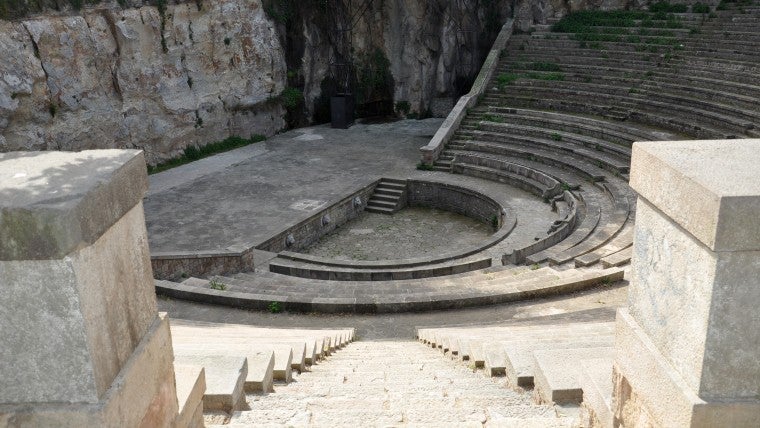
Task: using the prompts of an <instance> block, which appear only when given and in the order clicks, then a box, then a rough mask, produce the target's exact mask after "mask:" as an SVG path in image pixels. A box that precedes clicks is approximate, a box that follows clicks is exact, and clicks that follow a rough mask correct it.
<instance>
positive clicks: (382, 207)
mask: <svg viewBox="0 0 760 428" xmlns="http://www.w3.org/2000/svg"><path fill="white" fill-rule="evenodd" d="M405 198H406V181H404V180H399V179H393V178H381V179H380V182H378V184H377V186H376V187H375V190H374V192H373V194H372V195H371V196H370V198H369V200H368V201H367V205H366V207H365V210H366V211H368V212H373V213H379V214H393V213H394V212H396V211H398V210H400V209H401V208H403V207H404V206H405V205H406V200H405Z"/></svg>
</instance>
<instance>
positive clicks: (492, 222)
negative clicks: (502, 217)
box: [491, 215, 499, 229]
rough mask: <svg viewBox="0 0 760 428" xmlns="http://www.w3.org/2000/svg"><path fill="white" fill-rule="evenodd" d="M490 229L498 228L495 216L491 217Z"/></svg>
mask: <svg viewBox="0 0 760 428" xmlns="http://www.w3.org/2000/svg"><path fill="white" fill-rule="evenodd" d="M491 227H493V228H494V229H497V228H498V227H499V217H497V216H496V215H493V216H491Z"/></svg>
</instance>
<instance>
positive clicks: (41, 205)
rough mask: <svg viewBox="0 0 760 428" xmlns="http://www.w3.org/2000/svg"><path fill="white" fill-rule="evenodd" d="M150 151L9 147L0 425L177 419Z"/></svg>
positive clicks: (3, 184)
mask: <svg viewBox="0 0 760 428" xmlns="http://www.w3.org/2000/svg"><path fill="white" fill-rule="evenodd" d="M146 189H147V176H146V172H145V162H144V160H143V155H142V152H139V151H136V150H98V151H84V152H80V153H67V152H35V153H21V152H14V153H5V154H0V344H2V345H1V346H0V426H12V427H15V426H35V427H37V426H57V427H61V426H66V427H68V426H71V427H83V426H92V427H94V426H170V425H171V424H173V423H174V419H175V417H176V416H177V407H178V406H177V397H176V392H175V384H174V370H173V366H172V360H173V353H172V347H171V337H170V334H169V325H168V320H167V319H165V318H164V317H160V316H159V314H158V312H157V309H156V300H155V294H154V287H153V278H152V274H151V268H150V254H149V251H148V241H147V233H146V229H145V220H144V216H143V207H142V197H143V194H144V193H145V191H146Z"/></svg>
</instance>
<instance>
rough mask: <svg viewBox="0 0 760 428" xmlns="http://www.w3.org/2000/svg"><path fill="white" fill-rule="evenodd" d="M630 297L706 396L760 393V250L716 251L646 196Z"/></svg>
mask: <svg viewBox="0 0 760 428" xmlns="http://www.w3.org/2000/svg"><path fill="white" fill-rule="evenodd" d="M636 216H637V219H636V227H635V237H634V243H635V244H634V254H633V265H632V274H631V286H630V287H629V292H628V293H629V294H628V296H629V297H628V301H629V310H630V312H631V315H632V316H633V317H634V318H635V319H636V321H637V323H638V324H639V325H640V326H641V328H642V329H643V330H644V331H645V332H646V334H647V336H648V337H649V338H650V339H651V340H652V341H653V342H654V343H655V345H656V346H657V348H658V349H659V351H660V352H661V353H662V355H663V357H664V358H665V359H667V360H668V361H669V362H670V364H671V365H672V366H673V368H674V369H675V370H676V371H677V372H679V373H680V375H681V376H682V377H683V379H684V381H685V382H686V383H687V384H688V385H689V386H690V387H691V388H692V389H693V390H694V391H695V392H696V393H698V394H699V395H700V396H701V397H703V398H731V397H733V398H752V397H756V396H758V395H760V382H758V381H757V379H760V361H758V357H757V356H758V355H760V328H758V327H757V326H759V325H760V313H758V311H757V305H758V304H760V286H758V285H760V284H758V275H760V251H733V252H725V251H722V252H715V251H711V250H710V249H709V248H707V247H705V246H704V245H703V244H702V243H700V242H699V241H697V240H696V239H695V238H694V237H693V236H692V235H691V234H688V233H684V231H683V229H682V228H680V227H679V226H678V225H677V224H675V223H674V222H673V221H671V220H670V219H669V218H667V217H665V216H663V215H662V213H661V212H659V211H658V210H657V209H656V208H655V207H653V206H652V205H650V204H649V203H648V202H647V201H646V200H644V199H639V203H638V207H637V212H636Z"/></svg>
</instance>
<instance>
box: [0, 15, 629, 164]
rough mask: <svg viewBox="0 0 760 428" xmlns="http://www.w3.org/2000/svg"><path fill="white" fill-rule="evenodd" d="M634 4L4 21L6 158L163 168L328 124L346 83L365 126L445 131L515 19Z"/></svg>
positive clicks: (2, 137) (0, 127) (0, 77)
mask: <svg viewBox="0 0 760 428" xmlns="http://www.w3.org/2000/svg"><path fill="white" fill-rule="evenodd" d="M634 1H636V0H603V1H595V0H586V1H580V2H576V1H559V0H540V1H536V0H517V1H515V2H514V3H513V2H512V1H505V0H434V1H422V0H415V1H406V0H374V1H363V0H329V1H328V0H322V1H316V0H315V1H301V2H296V1H294V0H277V1H268V0H264V1H263V3H262V1H260V0H213V1H212V0H193V1H178V2H171V1H170V2H166V1H165V0H157V1H151V2H149V1H145V2H142V1H139V0H121V1H119V2H116V1H110V2H109V1H106V2H95V4H93V5H90V6H87V7H85V8H84V9H82V10H78V11H75V10H72V9H71V8H69V7H66V4H63V3H65V2H64V1H60V2H59V1H55V2H52V3H51V4H53V5H57V4H58V3H62V4H63V5H62V6H61V7H60V10H55V7H53V8H48V9H44V10H42V11H39V12H35V11H31V12H30V13H28V14H26V15H25V16H12V15H11V16H10V17H9V16H8V14H7V11H6V15H5V16H6V17H7V18H8V19H6V20H0V35H2V37H0V50H2V52H3V54H2V55H3V60H2V61H0V151H13V150H83V149H93V148H139V149H143V150H145V156H146V159H147V161H148V162H149V163H156V162H159V161H161V160H163V159H166V158H170V157H174V156H176V155H178V154H180V153H181V152H182V150H183V149H184V148H185V147H187V146H189V145H203V144H206V143H209V142H212V141H217V140H221V139H223V138H225V137H227V136H230V135H238V136H242V137H249V136H250V135H252V134H264V135H272V134H274V133H276V132H277V131H279V130H282V129H283V128H285V127H286V126H288V125H290V126H298V125H305V124H309V123H314V122H324V121H327V120H329V108H328V106H329V96H330V95H332V94H334V93H335V92H336V91H339V90H340V82H341V81H342V80H341V76H342V73H343V74H345V73H344V71H345V70H346V69H347V70H349V71H348V73H347V74H348V75H349V77H348V78H347V79H348V80H350V87H351V90H352V92H353V93H354V95H355V96H356V97H357V104H358V107H359V109H360V111H363V112H364V113H365V114H373V113H387V112H388V111H390V112H391V113H396V114H399V115H402V116H410V117H415V116H427V115H437V116H441V115H445V114H446V112H447V110H448V109H449V108H450V107H451V106H452V105H453V102H454V101H455V100H456V98H458V97H459V96H460V95H462V94H464V93H466V92H467V91H468V90H469V85H470V84H471V83H472V81H473V79H474V78H475V76H476V75H477V72H478V71H479V69H480V66H481V64H482V62H483V60H484V59H485V56H486V55H487V53H488V51H489V49H490V47H491V44H492V43H493V40H494V38H495V37H496V35H497V34H498V31H499V29H500V27H501V24H502V23H503V22H504V20H505V19H507V17H509V16H511V15H512V8H513V7H514V9H515V17H516V19H517V20H518V22H519V23H522V24H521V25H523V26H528V25H529V24H530V23H534V22H535V23H543V22H546V20H547V19H548V18H551V17H559V16H562V15H564V14H566V13H567V12H568V11H570V10H579V9H584V8H624V7H631V6H635V5H633V4H632V2H634ZM30 4H31V3H30ZM37 4H39V2H38V3H37ZM43 4H45V3H44V2H43ZM0 12H2V11H0ZM0 16H2V15H0ZM518 28H519V27H518ZM344 63H346V64H350V67H348V68H345V69H342V68H341V67H342V66H341V65H340V64H344ZM343 80H345V79H343ZM286 88H294V89H296V91H295V94H296V101H297V103H295V105H288V103H287V102H285V101H284V97H282V96H281V94H282V93H283V91H284V90H285V89H286ZM291 104H293V103H291Z"/></svg>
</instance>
